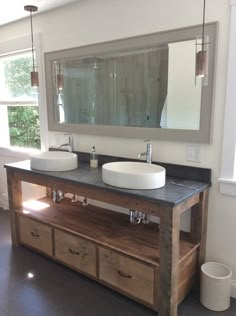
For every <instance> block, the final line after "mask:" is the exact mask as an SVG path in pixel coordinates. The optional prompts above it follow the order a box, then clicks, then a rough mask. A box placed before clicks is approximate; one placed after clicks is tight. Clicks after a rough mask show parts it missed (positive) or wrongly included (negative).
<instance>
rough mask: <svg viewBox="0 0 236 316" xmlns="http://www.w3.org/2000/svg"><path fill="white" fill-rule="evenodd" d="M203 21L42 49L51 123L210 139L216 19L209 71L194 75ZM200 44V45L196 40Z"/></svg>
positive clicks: (59, 127) (79, 129) (209, 29)
mask: <svg viewBox="0 0 236 316" xmlns="http://www.w3.org/2000/svg"><path fill="white" fill-rule="evenodd" d="M201 31H202V29H201V26H195V27H189V28H184V29H177V30H172V31H168V32H161V33H155V34H149V35H144V36H139V37H135V38H128V39H123V40H117V41H112V42H106V43H100V44H94V45H89V46H83V47H78V48H73V49H68V50H63V51H57V52H50V53H46V54H45V65H46V84H47V105H48V119H49V129H50V130H53V131H66V132H72V133H73V132H76V133H83V134H94V135H109V136H120V137H138V138H143V139H161V140H177V141H188V142H199V143H209V142H210V139H211V113H212V95H213V78H214V76H213V74H214V61H215V42H216V23H212V24H207V25H206V35H207V42H209V44H208V45H207V52H208V76H207V78H204V80H203V79H201V78H198V77H196V76H195V56H196V52H197V50H198V49H199V45H196V44H198V43H199V42H198V41H199V37H200V35H201ZM200 47H201V45H200Z"/></svg>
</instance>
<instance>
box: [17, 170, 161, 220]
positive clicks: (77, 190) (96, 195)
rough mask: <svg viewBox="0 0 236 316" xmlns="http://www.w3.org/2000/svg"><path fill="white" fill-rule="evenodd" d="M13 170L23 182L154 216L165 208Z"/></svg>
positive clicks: (99, 189) (144, 201)
mask: <svg viewBox="0 0 236 316" xmlns="http://www.w3.org/2000/svg"><path fill="white" fill-rule="evenodd" d="M15 171H16V176H17V178H18V179H20V180H22V181H25V182H30V183H34V184H38V185H42V186H46V187H49V188H52V189H53V190H61V191H63V192H66V193H72V194H73V193H74V194H77V195H80V196H84V197H87V198H91V199H94V200H97V201H101V202H105V203H109V204H112V205H116V206H121V207H125V208H128V209H134V210H137V211H141V212H145V213H147V214H150V215H154V216H160V214H161V212H162V210H163V209H164V208H165V206H164V204H163V205H162V204H157V203H155V202H151V201H146V200H143V199H138V198H136V197H135V196H130V195H126V194H122V193H120V192H112V191H107V190H106V189H101V188H97V187H94V186H89V185H85V184H79V183H75V182H73V181H69V180H67V181H65V180H62V179H55V178H53V177H50V176H48V175H39V174H34V173H33V172H32V173H31V172H29V171H22V170H15Z"/></svg>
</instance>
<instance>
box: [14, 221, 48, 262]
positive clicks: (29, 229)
mask: <svg viewBox="0 0 236 316" xmlns="http://www.w3.org/2000/svg"><path fill="white" fill-rule="evenodd" d="M19 235H20V242H21V243H23V244H25V245H28V246H30V247H33V248H35V249H38V250H40V251H42V252H44V253H46V254H48V255H50V256H52V229H51V228H50V227H49V226H47V225H44V224H41V223H38V222H36V221H34V220H32V219H30V218H26V217H23V216H19Z"/></svg>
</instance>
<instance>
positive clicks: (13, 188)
mask: <svg viewBox="0 0 236 316" xmlns="http://www.w3.org/2000/svg"><path fill="white" fill-rule="evenodd" d="M7 187H8V199H9V210H10V222H11V239H12V245H14V246H17V245H18V243H19V234H18V227H17V222H16V221H17V219H16V213H15V209H17V208H19V207H21V206H22V188H21V181H20V179H19V178H18V177H16V176H15V172H14V171H13V170H12V169H10V168H7Z"/></svg>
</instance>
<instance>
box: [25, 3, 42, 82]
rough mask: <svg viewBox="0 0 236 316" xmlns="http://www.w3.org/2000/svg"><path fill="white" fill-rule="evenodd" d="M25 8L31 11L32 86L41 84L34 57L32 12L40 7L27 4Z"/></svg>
mask: <svg viewBox="0 0 236 316" xmlns="http://www.w3.org/2000/svg"><path fill="white" fill-rule="evenodd" d="M24 9H25V11H28V12H30V26H31V44H32V63H33V67H32V71H31V73H30V76H31V86H32V87H38V86H39V76H38V72H37V71H36V66H35V59H34V35H33V22H32V12H36V11H38V7H36V6H34V5H25V6H24Z"/></svg>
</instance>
